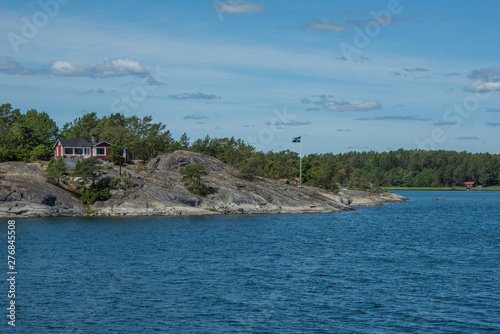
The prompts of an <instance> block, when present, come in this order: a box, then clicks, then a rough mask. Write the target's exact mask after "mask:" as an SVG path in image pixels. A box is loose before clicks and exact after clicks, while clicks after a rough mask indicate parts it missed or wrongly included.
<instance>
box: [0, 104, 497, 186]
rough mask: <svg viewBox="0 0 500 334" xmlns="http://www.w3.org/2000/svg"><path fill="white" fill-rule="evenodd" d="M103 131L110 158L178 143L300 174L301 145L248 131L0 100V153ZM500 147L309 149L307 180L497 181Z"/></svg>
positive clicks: (35, 156)
mask: <svg viewBox="0 0 500 334" xmlns="http://www.w3.org/2000/svg"><path fill="white" fill-rule="evenodd" d="M92 135H96V136H97V137H98V138H99V139H101V140H107V141H109V142H110V143H111V144H112V146H111V153H112V157H111V160H114V161H117V160H118V156H119V154H120V152H121V149H122V148H123V147H127V148H129V150H130V154H131V156H132V158H133V159H136V160H142V161H148V160H149V159H151V158H153V157H155V156H157V155H159V154H162V153H170V152H174V151H177V150H190V151H194V152H200V153H204V154H207V155H210V156H213V157H215V158H217V159H220V160H222V161H223V162H225V163H227V164H230V165H232V166H233V167H235V168H237V169H239V170H240V176H241V177H243V178H247V179H252V178H254V177H267V178H273V179H280V178H294V177H298V175H299V156H298V153H297V152H293V151H290V150H284V151H280V152H274V151H269V152H260V151H257V150H256V149H255V148H254V147H253V146H251V145H249V144H247V143H245V142H244V141H243V140H241V139H235V138H234V137H232V138H211V137H210V136H208V135H207V136H206V137H204V138H201V139H197V140H195V141H194V142H192V143H190V138H189V137H188V136H187V134H186V133H184V134H182V136H181V137H180V138H179V139H178V140H175V139H174V138H173V137H172V134H171V132H170V131H169V130H168V129H166V126H165V125H164V124H162V123H155V122H153V119H152V117H151V116H145V117H142V118H140V117H137V116H130V117H127V116H125V115H122V114H120V113H116V114H111V115H109V116H103V117H101V118H99V117H98V116H97V114H96V113H94V112H90V113H87V114H85V115H83V116H81V117H77V118H75V119H74V120H73V121H72V122H68V123H66V124H64V125H63V127H62V128H61V129H59V128H58V127H57V125H56V123H55V122H54V121H53V120H52V119H51V118H50V117H49V115H48V114H47V113H45V112H38V111H36V110H35V109H30V110H28V111H26V112H25V113H24V114H23V113H21V112H20V110H19V109H13V108H12V106H11V105H10V104H3V105H1V106H0V143H1V144H0V161H11V160H14V161H35V160H39V159H49V158H50V157H51V156H53V153H54V152H53V150H52V146H53V145H54V143H55V141H56V140H57V138H60V139H87V140H91V138H92ZM499 170H500V155H499V154H490V153H469V152H455V151H444V150H439V151H423V150H404V149H400V150H396V151H389V152H374V151H369V152H349V153H340V154H333V153H326V154H309V155H307V156H305V157H304V158H303V161H302V178H303V184H304V185H310V186H316V187H322V188H324V189H329V190H336V189H337V188H338V186H343V187H349V188H355V189H377V188H379V187H393V186H402V187H461V186H463V184H464V182H466V181H474V182H476V183H477V184H478V185H482V186H491V185H497V184H499V183H500V175H499Z"/></svg>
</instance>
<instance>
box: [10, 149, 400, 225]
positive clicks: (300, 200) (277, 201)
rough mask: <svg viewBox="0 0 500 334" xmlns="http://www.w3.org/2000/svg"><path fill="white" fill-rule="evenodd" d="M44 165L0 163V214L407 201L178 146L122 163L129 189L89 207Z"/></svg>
mask: <svg viewBox="0 0 500 334" xmlns="http://www.w3.org/2000/svg"><path fill="white" fill-rule="evenodd" d="M189 164H201V165H203V166H204V167H205V170H206V171H208V173H209V174H208V175H207V176H206V177H205V178H204V183H205V184H207V185H208V186H210V187H213V189H214V194H211V195H208V196H206V197H200V196H195V195H193V194H191V193H190V192H188V191H187V190H186V188H185V187H184V185H183V183H182V182H181V175H180V170H181V169H182V168H184V167H185V166H187V165H189ZM44 170H45V166H43V165H42V164H39V163H20V162H5V163H1V164H0V217H2V218H12V217H58V216H60V217H72V216H89V215H94V216H153V215H159V216H162V215H163V216H174V215H214V214H266V213H273V214H277V213H293V214H299V213H329V212H335V211H346V210H353V206H362V205H363V206H366V205H381V204H382V203H384V202H403V201H406V200H407V199H406V198H405V197H403V196H399V195H396V194H393V193H370V192H364V191H352V190H346V189H344V190H342V191H341V192H339V193H338V194H333V193H331V192H327V191H324V190H322V189H319V188H312V187H296V186H293V185H288V184H284V183H282V182H278V181H275V180H270V179H265V178H260V177H256V178H254V179H253V180H245V179H241V178H239V177H238V174H239V172H238V171H237V170H235V169H233V168H232V167H230V166H229V165H226V164H224V163H223V162H221V161H219V160H217V159H215V158H213V157H210V156H206V155H203V154H200V153H194V152H187V151H177V152H174V153H171V154H164V155H161V156H159V157H157V158H154V159H152V160H151V161H150V162H149V163H148V164H147V166H144V165H129V166H127V167H126V168H124V169H123V171H124V172H123V174H122V177H121V179H122V180H126V184H127V187H122V188H118V189H113V190H111V198H109V199H108V200H106V201H98V202H96V203H94V204H93V205H91V206H90V207H88V208H86V207H84V206H83V205H82V204H81V202H80V201H79V199H78V198H77V196H76V195H75V194H74V189H75V185H76V184H77V183H78V182H79V180H76V179H73V178H67V179H66V180H65V182H64V183H62V184H61V186H57V185H53V184H50V183H47V182H46V181H45V179H44V176H43V175H44ZM102 177H103V178H109V179H114V178H117V177H119V174H118V169H117V167H111V166H109V167H107V168H105V169H103V175H102Z"/></svg>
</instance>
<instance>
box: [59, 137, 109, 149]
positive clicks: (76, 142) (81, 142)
mask: <svg viewBox="0 0 500 334" xmlns="http://www.w3.org/2000/svg"><path fill="white" fill-rule="evenodd" d="M57 141H59V142H60V143H61V145H62V146H65V147H94V146H96V145H99V144H102V143H108V144H110V145H111V143H110V142H108V141H107V140H100V141H98V142H96V143H95V144H94V143H92V141H90V140H86V139H58V140H57ZM56 145H57V142H56V143H55V145H54V147H52V148H55V147H56Z"/></svg>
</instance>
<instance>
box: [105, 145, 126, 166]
mask: <svg viewBox="0 0 500 334" xmlns="http://www.w3.org/2000/svg"><path fill="white" fill-rule="evenodd" d="M123 149H124V146H123V143H122V142H121V141H117V142H116V143H114V144H113V145H111V146H110V147H109V153H110V155H109V157H108V159H109V161H111V162H112V163H113V164H115V166H118V165H120V161H122V160H123Z"/></svg>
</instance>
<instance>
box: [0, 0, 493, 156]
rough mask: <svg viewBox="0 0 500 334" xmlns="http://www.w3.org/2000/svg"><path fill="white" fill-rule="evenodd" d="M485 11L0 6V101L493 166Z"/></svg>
mask: <svg viewBox="0 0 500 334" xmlns="http://www.w3.org/2000/svg"><path fill="white" fill-rule="evenodd" d="M499 11H500V3H499V2H498V1H496V0H485V1H481V2H475V3H472V2H470V1H462V0H453V1H451V0H440V1H430V0H422V1H411V0H399V1H398V0H386V1H373V0H370V1H368V0H364V1H361V0H360V1H355V0H349V1H348V0H335V1H333V0H332V1H318V0H311V1H295V0H287V1H284V0H273V1H256V2H251V1H248V2H245V1H241V0H233V1H205V0H196V1H195V0H184V1H173V0H168V1H167V0H161V1H160V0H158V1H139V0H137V1H136V0H127V1H123V0H122V1H94V0H86V1H80V0H40V1H9V2H6V1H3V2H2V3H1V4H0V30H1V32H2V34H1V35H0V92H1V95H0V96H1V98H2V101H1V102H0V103H11V104H12V105H13V106H14V107H15V108H20V109H21V110H22V111H26V110H27V109H30V108H35V109H37V110H39V111H46V112H47V113H49V114H50V115H51V116H52V117H53V118H54V119H55V120H56V121H57V123H58V125H59V126H62V125H63V124H64V123H65V122H68V121H72V120H73V119H74V118H75V117H78V116H81V115H83V114H84V113H86V112H90V111H95V112H97V114H98V115H99V116H104V115H109V114H111V113H117V112H120V113H123V114H126V115H138V116H141V117H142V116H145V115H152V116H153V118H154V120H155V121H157V122H162V123H165V124H166V125H167V128H169V129H170V130H171V131H172V133H173V135H174V137H176V138H178V137H180V135H181V134H182V133H183V132H187V133H188V135H189V136H190V137H191V139H192V140H193V139H196V138H201V137H204V136H205V135H207V134H208V135H210V136H211V137H226V136H228V137H231V136H235V137H237V138H242V139H243V140H245V141H246V142H247V143H250V144H252V145H254V146H255V147H257V148H258V149H260V150H264V151H268V150H282V149H292V150H297V149H298V145H297V144H292V142H291V138H292V137H295V136H300V135H301V136H302V138H303V151H304V152H305V153H325V152H334V153H338V152H347V151H352V150H357V151H364V150H375V151H386V150H391V149H398V148H405V149H419V148H421V149H447V150H460V151H462V150H467V151H471V152H492V153H499V152H500V148H499V145H498V143H499V139H500V58H499V55H500V43H498V33H499V32H500V25H499V23H498V12H499Z"/></svg>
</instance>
